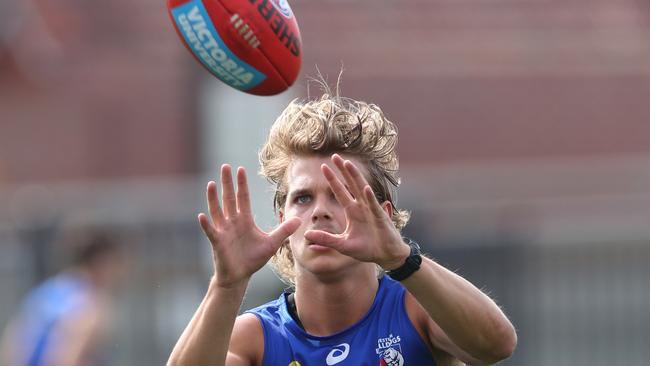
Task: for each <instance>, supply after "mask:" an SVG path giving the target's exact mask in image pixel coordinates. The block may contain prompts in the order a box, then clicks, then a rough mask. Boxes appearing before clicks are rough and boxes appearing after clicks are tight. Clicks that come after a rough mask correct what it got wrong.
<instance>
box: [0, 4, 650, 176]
mask: <svg viewBox="0 0 650 366" xmlns="http://www.w3.org/2000/svg"><path fill="white" fill-rule="evenodd" d="M292 5H293V7H294V11H295V13H296V14H297V16H298V18H299V21H300V24H301V29H302V35H303V42H304V66H303V71H302V74H303V75H312V76H313V75H315V73H316V70H315V65H317V66H318V67H319V68H320V69H321V71H322V72H323V73H324V74H326V75H328V76H329V78H330V80H334V79H335V77H336V75H337V73H338V70H339V69H340V67H341V65H343V67H344V68H345V70H346V71H345V73H344V77H343V90H344V93H345V94H347V95H350V96H353V97H357V98H362V99H366V100H369V101H372V102H375V103H377V104H379V105H381V106H382V107H383V108H384V109H385V111H386V113H387V114H388V115H389V117H391V118H392V119H393V120H395V121H397V122H398V125H399V127H400V130H401V134H402V135H401V146H400V151H401V155H402V157H403V160H404V162H405V164H412V163H418V164H431V163H445V162H454V161H466V160H470V161H471V160H484V159H501V158H506V159H510V158H515V159H520V158H528V157H544V156H585V155H598V154H616V153H639V152H648V151H649V150H650V124H648V123H647V120H648V117H649V116H650V103H648V102H647V101H648V96H649V95H650V42H648V39H649V38H650V10H649V9H650V6H648V5H647V4H646V2H642V1H636V0H626V1H617V2H610V1H604V0H598V1H587V0H582V1H571V2H569V3H566V2H558V1H526V2H520V1H490V2H485V1H462V2H457V1H429V0H427V1H425V0H418V1H375V0H362V1H354V2H352V1H300V0H298V1H294V2H293V3H292ZM2 7H3V8H2V13H3V15H2V18H3V25H2V38H1V41H2V46H1V47H2V48H1V49H0V120H1V122H0V181H5V182H14V183H17V182H24V181H32V180H60V179H83V178H89V177H94V178H111V177H112V178H119V177H128V176H137V175H179V174H181V175H185V174H192V173H195V172H196V170H197V164H196V159H197V150H196V148H195V146H196V141H197V136H196V135H197V133H198V131H197V128H196V121H195V120H196V115H197V113H196V103H195V100H196V93H197V88H196V85H197V82H199V81H200V80H201V79H203V78H208V77H209V76H208V74H207V73H206V72H204V71H203V70H202V69H201V68H200V66H199V65H198V64H197V63H196V62H195V61H194V60H192V59H191V58H190V57H189V55H188V54H187V53H186V51H185V50H184V49H183V48H182V47H181V45H180V42H179V41H178V40H177V39H176V37H177V36H176V35H175V34H174V32H173V30H172V28H171V26H170V22H169V20H168V19H167V15H166V14H165V8H164V2H162V1H140V2H129V1H123V0H117V1H111V2H100V1H80V0H65V1H53V0H35V1H30V2H8V3H5V5H2ZM305 85H306V82H305V81H304V78H303V80H301V81H299V82H298V83H297V85H296V86H294V92H295V94H297V95H299V96H302V95H304V94H305V93H306V88H305ZM254 100H255V97H251V101H254ZM269 123H270V120H269Z"/></svg>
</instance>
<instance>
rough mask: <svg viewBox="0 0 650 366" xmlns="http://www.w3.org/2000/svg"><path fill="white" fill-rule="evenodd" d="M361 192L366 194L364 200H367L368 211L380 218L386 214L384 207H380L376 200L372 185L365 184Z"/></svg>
mask: <svg viewBox="0 0 650 366" xmlns="http://www.w3.org/2000/svg"><path fill="white" fill-rule="evenodd" d="M363 194H364V195H365V196H366V201H368V205H369V206H370V211H371V212H372V213H373V214H374V215H375V217H377V218H382V217H387V216H388V214H387V213H386V211H384V208H383V207H381V204H380V203H379V201H377V196H375V192H374V191H373V190H372V187H370V186H369V185H367V186H365V187H364V188H363Z"/></svg>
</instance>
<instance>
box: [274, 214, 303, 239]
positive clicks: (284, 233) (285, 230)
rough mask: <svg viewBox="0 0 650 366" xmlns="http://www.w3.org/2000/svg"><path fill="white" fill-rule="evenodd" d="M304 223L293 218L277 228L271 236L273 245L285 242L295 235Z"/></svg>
mask: <svg viewBox="0 0 650 366" xmlns="http://www.w3.org/2000/svg"><path fill="white" fill-rule="evenodd" d="M301 223H302V221H301V220H300V218H298V217H292V218H290V219H289V220H286V221H285V222H283V223H281V224H280V225H278V227H276V228H275V229H274V230H273V231H271V233H269V236H270V237H271V239H272V241H273V243H282V242H284V241H285V240H286V239H287V238H288V237H289V236H290V235H291V234H293V233H295V232H296V230H298V228H299V227H300V224H301Z"/></svg>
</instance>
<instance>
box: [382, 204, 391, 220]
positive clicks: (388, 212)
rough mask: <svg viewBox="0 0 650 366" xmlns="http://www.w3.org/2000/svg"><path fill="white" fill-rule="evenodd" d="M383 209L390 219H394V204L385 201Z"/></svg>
mask: <svg viewBox="0 0 650 366" xmlns="http://www.w3.org/2000/svg"><path fill="white" fill-rule="evenodd" d="M381 208H382V209H383V210H384V212H386V214H387V215H388V217H389V218H391V219H392V218H393V204H392V203H390V201H384V203H382V204H381Z"/></svg>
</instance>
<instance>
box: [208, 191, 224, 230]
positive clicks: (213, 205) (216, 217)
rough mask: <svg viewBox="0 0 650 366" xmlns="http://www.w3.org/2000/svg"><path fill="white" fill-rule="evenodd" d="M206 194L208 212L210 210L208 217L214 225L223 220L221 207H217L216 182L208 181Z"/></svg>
mask: <svg viewBox="0 0 650 366" xmlns="http://www.w3.org/2000/svg"><path fill="white" fill-rule="evenodd" d="M206 195H207V200H208V212H210V218H211V219H212V222H213V223H214V224H215V225H221V223H222V222H223V213H222V212H221V207H219V198H218V196H217V183H215V182H213V181H210V182H208V188H207V189H206Z"/></svg>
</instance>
